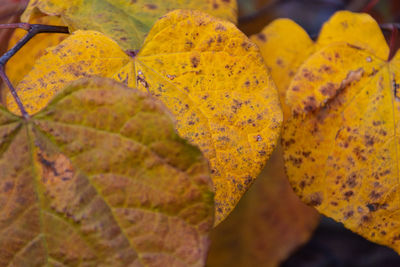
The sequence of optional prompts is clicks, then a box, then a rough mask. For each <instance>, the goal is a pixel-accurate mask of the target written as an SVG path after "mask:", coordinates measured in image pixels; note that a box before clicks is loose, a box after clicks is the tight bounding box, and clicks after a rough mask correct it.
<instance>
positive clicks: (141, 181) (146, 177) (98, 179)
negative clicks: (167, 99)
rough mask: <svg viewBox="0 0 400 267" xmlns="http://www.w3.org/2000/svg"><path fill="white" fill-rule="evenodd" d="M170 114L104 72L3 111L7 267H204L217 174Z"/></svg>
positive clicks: (1, 190)
mask: <svg viewBox="0 0 400 267" xmlns="http://www.w3.org/2000/svg"><path fill="white" fill-rule="evenodd" d="M165 110H166V109H165V108H164V106H163V105H161V103H159V102H158V101H156V100H155V99H154V98H153V97H149V96H146V95H145V94H143V93H141V92H139V91H137V90H134V89H132V88H127V87H125V86H123V85H121V84H120V83H117V82H115V81H112V80H108V79H105V78H92V79H87V80H80V81H77V82H75V83H73V84H71V85H69V86H67V87H66V88H65V90H63V91H62V92H61V93H60V94H58V95H57V97H56V98H54V99H53V100H52V102H51V103H50V104H49V105H48V106H47V107H46V109H44V110H43V111H41V112H40V113H38V114H36V115H35V116H34V117H32V118H31V119H29V120H24V119H21V118H19V117H16V116H14V115H12V114H10V113H9V112H7V111H6V110H4V109H0V133H1V138H0V141H1V154H0V166H1V170H2V171H1V173H0V206H1V207H2V208H1V209H0V218H1V220H0V229H1V230H2V231H1V232H0V251H1V253H0V265H1V266H44V265H46V264H47V265H53V266H77V265H85V266H142V265H145V266H160V265H166V266H189V265H190V266H202V265H203V264H204V261H205V255H206V251H207V247H208V240H207V239H208V237H207V236H208V232H209V230H210V229H211V227H212V225H213V213H214V209H213V197H212V196H213V194H212V191H211V190H212V186H211V179H210V177H209V174H208V173H209V172H208V168H207V163H206V161H205V160H204V158H203V157H202V155H201V153H200V151H199V150H198V149H196V148H194V147H192V146H190V145H188V144H187V143H186V142H185V141H183V140H182V139H180V138H179V137H178V136H177V135H176V133H175V131H174V129H173V123H172V121H171V119H170V116H169V115H168V113H166V112H165Z"/></svg>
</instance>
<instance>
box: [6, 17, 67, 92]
mask: <svg viewBox="0 0 400 267" xmlns="http://www.w3.org/2000/svg"><path fill="white" fill-rule="evenodd" d="M29 23H33V24H46V25H61V26H64V24H63V22H62V21H61V19H60V18H59V17H55V16H53V17H50V16H45V17H40V18H35V19H32V20H30V21H29ZM25 34H26V31H25V30H22V29H16V30H15V32H14V33H13V35H12V37H11V39H10V43H9V45H8V48H9V49H11V47H13V46H14V45H15V44H16V43H17V42H18V41H19V40H20V39H21V38H22V37H23V36H24V35H25ZM67 37H68V35H67V34H63V33H41V34H40V35H37V36H35V37H34V38H33V39H31V40H30V41H29V42H28V43H27V44H25V45H24V46H23V47H22V48H21V49H20V50H19V51H18V53H16V54H15V55H14V56H13V57H11V59H10V60H9V61H8V62H7V65H6V71H7V75H8V78H9V79H10V81H11V82H12V84H15V85H16V84H18V82H20V81H21V80H22V78H23V77H24V76H25V75H26V74H27V73H28V72H29V71H30V70H31V69H32V67H33V65H34V64H35V61H36V60H37V59H38V58H40V57H41V56H42V55H43V54H44V52H45V50H46V48H48V47H51V46H55V45H57V44H59V43H60V42H61V41H62V40H64V39H65V38H67Z"/></svg>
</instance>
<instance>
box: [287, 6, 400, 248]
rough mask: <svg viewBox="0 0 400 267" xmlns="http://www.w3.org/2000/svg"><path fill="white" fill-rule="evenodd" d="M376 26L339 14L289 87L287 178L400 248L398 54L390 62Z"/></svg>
mask: <svg viewBox="0 0 400 267" xmlns="http://www.w3.org/2000/svg"><path fill="white" fill-rule="evenodd" d="M388 57H389V47H388V46H387V44H386V42H385V39H384V37H383V34H382V32H381V30H380V28H379V25H378V24H377V23H376V22H375V21H374V20H373V19H372V18H371V17H370V16H369V15H367V14H354V13H350V12H339V13H337V14H335V15H334V16H333V17H332V18H331V19H330V21H329V22H327V23H326V24H325V25H324V27H323V29H322V31H321V33H320V36H319V38H318V41H317V49H316V52H315V53H314V54H313V55H311V56H310V57H309V58H308V59H307V60H306V61H305V62H304V63H303V65H302V66H301V67H300V69H299V70H298V72H297V74H296V75H295V77H294V78H293V80H292V82H291V85H290V87H289V89H288V92H287V103H288V104H289V106H290V107H291V110H292V113H293V114H294V116H293V117H292V118H291V119H289V121H288V122H287V124H286V126H285V128H286V129H285V131H284V134H283V146H284V150H285V161H286V169H287V173H288V176H289V178H290V180H291V184H292V186H293V187H294V190H295V191H296V192H297V194H298V195H299V196H301V198H302V199H303V201H305V202H306V203H308V204H310V205H313V206H315V207H316V208H317V209H318V210H319V211H320V212H322V213H324V214H326V215H328V216H330V217H333V218H334V219H336V220H338V221H340V222H343V223H344V225H345V226H346V227H347V228H349V229H351V230H353V231H355V232H357V233H359V234H361V235H362V236H364V237H366V238H368V239H370V240H372V241H374V242H377V243H381V244H385V245H387V246H390V247H392V248H394V249H395V250H396V251H398V252H399V251H400V230H399V229H400V224H399V222H400V218H399V216H398V214H399V213H398V211H399V204H398V198H399V196H400V194H399V190H398V180H399V173H398V168H399V157H398V154H399V136H398V132H399V121H400V105H399V103H400V102H399V99H400V98H399V96H400V95H399V93H398V88H399V80H400V53H397V54H396V56H395V57H394V58H393V59H391V60H388Z"/></svg>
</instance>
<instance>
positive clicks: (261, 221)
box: [207, 147, 319, 267]
mask: <svg viewBox="0 0 400 267" xmlns="http://www.w3.org/2000/svg"><path fill="white" fill-rule="evenodd" d="M318 221H319V216H318V212H317V211H316V210H315V209H314V208H311V207H308V206H307V205H305V204H304V203H302V202H301V201H300V200H299V198H298V197H297V196H296V195H295V194H294V193H293V191H292V188H291V187H290V185H289V182H288V180H287V177H286V175H285V171H284V165H283V157H282V149H281V147H278V148H277V149H276V150H275V151H274V152H273V154H272V155H271V158H270V159H269V161H268V163H267V166H266V168H265V169H264V170H263V171H262V172H261V174H260V176H259V177H258V178H257V180H256V181H255V182H254V184H253V186H252V187H251V188H250V189H249V191H248V192H247V193H246V194H245V195H244V196H243V198H242V199H241V200H240V202H239V204H238V205H237V207H236V208H235V210H234V211H233V212H232V213H231V215H230V216H229V217H228V218H227V219H226V220H225V221H223V222H222V223H221V224H220V225H218V226H217V227H216V228H215V229H214V230H213V231H212V232H211V247H210V251H209V254H208V259H207V266H208V267H220V266H230V267H239V266H243V267H248V266H263V267H273V266H279V264H280V262H281V261H283V260H285V259H286V258H287V257H288V256H289V254H290V253H292V252H293V251H294V250H295V249H296V248H297V247H298V246H300V245H301V244H303V243H305V242H306V241H307V240H308V239H309V238H310V236H311V234H312V232H313V231H314V229H315V228H316V226H317V225H318Z"/></svg>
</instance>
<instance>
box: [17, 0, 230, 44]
mask: <svg viewBox="0 0 400 267" xmlns="http://www.w3.org/2000/svg"><path fill="white" fill-rule="evenodd" d="M181 8H185V9H197V10H201V11H204V12H207V13H209V14H211V15H214V16H216V17H220V18H222V19H227V20H230V21H232V22H234V23H235V22H236V21H237V4H236V0H183V1H182V0H142V1H130V0H121V1H117V0H112V1H109V0H80V1H78V0H69V1H65V0H35V1H34V0H31V1H30V3H29V5H28V7H27V9H26V11H25V13H24V14H23V15H22V20H23V21H28V20H29V19H30V18H31V17H32V16H33V17H35V16H36V15H37V14H38V11H40V12H42V13H44V14H46V15H50V16H54V15H56V16H61V17H62V18H63V19H64V20H65V21H66V22H67V24H68V26H69V27H70V28H71V29H72V30H77V29H81V30H95V31H99V32H102V33H104V34H106V35H107V36H109V37H111V38H112V39H114V40H115V41H116V42H117V43H118V44H119V45H120V46H121V47H122V48H123V49H125V50H126V49H139V48H140V46H141V45H142V43H143V40H144V38H145V36H146V35H147V33H148V32H149V30H150V29H151V27H152V26H153V24H154V23H155V22H156V21H157V19H158V18H159V17H161V16H162V15H164V14H166V13H168V12H169V11H172V10H174V9H181ZM99 11H101V12H99Z"/></svg>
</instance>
